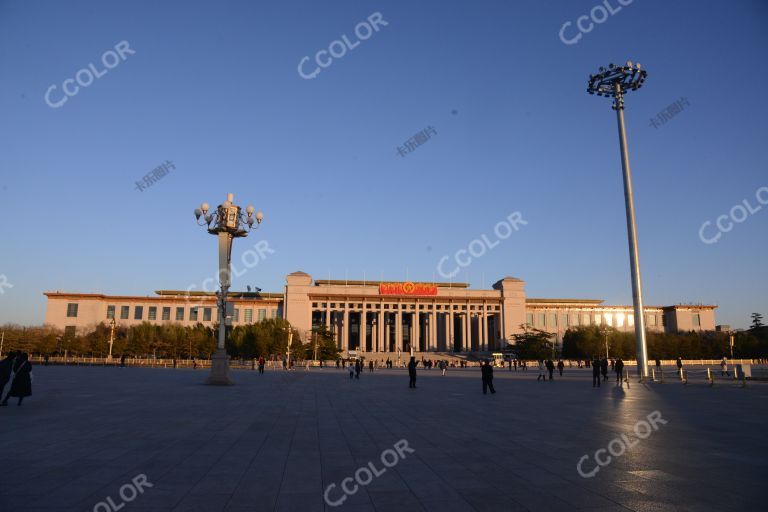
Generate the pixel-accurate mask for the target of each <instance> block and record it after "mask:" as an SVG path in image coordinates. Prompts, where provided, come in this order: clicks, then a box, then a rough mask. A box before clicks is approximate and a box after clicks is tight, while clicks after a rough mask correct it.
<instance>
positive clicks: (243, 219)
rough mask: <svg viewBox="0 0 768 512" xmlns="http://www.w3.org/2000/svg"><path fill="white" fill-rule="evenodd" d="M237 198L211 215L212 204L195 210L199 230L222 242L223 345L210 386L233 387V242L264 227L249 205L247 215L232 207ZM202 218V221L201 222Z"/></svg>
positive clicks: (213, 364) (218, 350)
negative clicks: (229, 309) (230, 298)
mask: <svg viewBox="0 0 768 512" xmlns="http://www.w3.org/2000/svg"><path fill="white" fill-rule="evenodd" d="M233 198H234V196H233V195H232V194H227V200H226V201H224V202H223V203H221V204H220V205H219V206H217V207H216V211H215V212H213V213H208V203H203V204H202V205H200V208H197V209H195V218H196V219H197V224H198V225H199V226H205V227H206V228H207V229H208V233H210V234H212V235H216V236H217V237H218V239H219V283H220V284H221V290H220V291H219V292H218V293H217V297H218V309H219V342H218V346H217V348H216V353H215V354H214V355H213V358H212V360H211V374H210V376H209V377H208V379H207V380H206V384H212V385H230V384H232V381H231V380H230V378H229V358H228V357H227V351H226V348H225V346H226V345H225V341H226V336H227V325H226V324H227V322H226V318H227V292H228V291H229V287H230V285H231V271H230V262H231V261H232V241H233V240H234V239H235V238H241V237H245V236H248V232H249V231H251V229H254V226H253V223H254V221H255V222H256V224H257V226H256V228H258V225H259V224H261V221H262V219H263V218H264V216H263V215H262V213H261V212H260V211H259V212H256V215H255V216H254V211H255V210H254V208H253V206H251V205H249V206H248V207H247V208H246V209H245V213H246V214H247V216H246V215H243V213H242V211H241V208H240V207H239V206H236V205H234V204H233V203H232V201H233ZM201 217H202V221H201V220H200V218H201Z"/></svg>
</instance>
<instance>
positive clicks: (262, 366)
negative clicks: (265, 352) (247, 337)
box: [259, 356, 266, 375]
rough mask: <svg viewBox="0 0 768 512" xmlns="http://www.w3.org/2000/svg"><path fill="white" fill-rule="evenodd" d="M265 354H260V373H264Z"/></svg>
mask: <svg viewBox="0 0 768 512" xmlns="http://www.w3.org/2000/svg"><path fill="white" fill-rule="evenodd" d="M265 362H266V361H264V356H259V375H264V364H265Z"/></svg>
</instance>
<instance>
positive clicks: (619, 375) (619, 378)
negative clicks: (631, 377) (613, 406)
mask: <svg viewBox="0 0 768 512" xmlns="http://www.w3.org/2000/svg"><path fill="white" fill-rule="evenodd" d="M615 368H616V384H617V385H620V386H621V387H624V361H622V360H621V358H620V357H619V358H616V366H615Z"/></svg>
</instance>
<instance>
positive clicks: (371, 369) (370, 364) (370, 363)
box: [368, 359, 373, 372]
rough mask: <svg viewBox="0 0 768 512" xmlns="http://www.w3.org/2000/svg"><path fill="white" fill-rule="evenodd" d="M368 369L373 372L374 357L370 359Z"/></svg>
mask: <svg viewBox="0 0 768 512" xmlns="http://www.w3.org/2000/svg"><path fill="white" fill-rule="evenodd" d="M368 371H369V372H372V371H373V359H371V360H370V361H368Z"/></svg>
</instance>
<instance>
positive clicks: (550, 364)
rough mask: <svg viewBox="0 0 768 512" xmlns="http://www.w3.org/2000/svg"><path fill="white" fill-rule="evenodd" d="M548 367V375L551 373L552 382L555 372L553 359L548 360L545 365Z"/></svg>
mask: <svg viewBox="0 0 768 512" xmlns="http://www.w3.org/2000/svg"><path fill="white" fill-rule="evenodd" d="M545 364H546V366H547V373H549V380H552V373H553V372H554V371H555V363H553V362H552V360H551V359H547V362H546V363H545Z"/></svg>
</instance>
